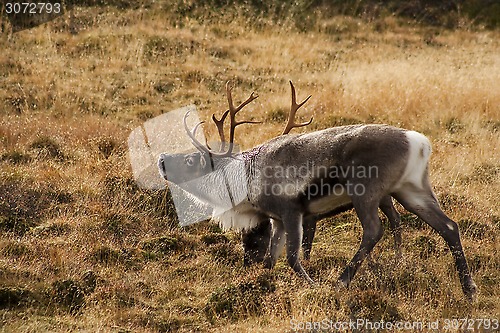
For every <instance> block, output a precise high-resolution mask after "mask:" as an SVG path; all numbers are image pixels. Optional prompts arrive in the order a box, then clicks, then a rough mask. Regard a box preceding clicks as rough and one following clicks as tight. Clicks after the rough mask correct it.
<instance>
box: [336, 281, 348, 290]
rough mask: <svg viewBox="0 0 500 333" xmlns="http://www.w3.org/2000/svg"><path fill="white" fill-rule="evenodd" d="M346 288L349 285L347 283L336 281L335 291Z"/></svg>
mask: <svg viewBox="0 0 500 333" xmlns="http://www.w3.org/2000/svg"><path fill="white" fill-rule="evenodd" d="M348 287H349V284H348V283H347V282H345V281H343V280H342V279H338V280H337V283H335V289H337V290H343V289H347V288H348Z"/></svg>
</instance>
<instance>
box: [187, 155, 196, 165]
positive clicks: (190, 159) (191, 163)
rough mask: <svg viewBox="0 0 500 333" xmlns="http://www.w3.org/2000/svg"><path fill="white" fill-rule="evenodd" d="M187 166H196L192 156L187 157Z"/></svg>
mask: <svg viewBox="0 0 500 333" xmlns="http://www.w3.org/2000/svg"><path fill="white" fill-rule="evenodd" d="M186 164H187V166H193V165H194V160H193V158H192V157H191V156H189V157H186Z"/></svg>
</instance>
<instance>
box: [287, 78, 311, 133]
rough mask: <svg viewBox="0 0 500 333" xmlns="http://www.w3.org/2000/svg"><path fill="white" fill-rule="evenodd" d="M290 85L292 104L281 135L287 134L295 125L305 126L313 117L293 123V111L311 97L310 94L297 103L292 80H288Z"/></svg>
mask: <svg viewBox="0 0 500 333" xmlns="http://www.w3.org/2000/svg"><path fill="white" fill-rule="evenodd" d="M290 87H291V88H292V105H291V106H290V113H289V115H288V121H287V123H286V126H285V129H284V130H283V133H281V135H284V134H288V133H289V132H290V131H291V130H292V129H293V128H295V127H304V126H307V125H309V124H310V123H311V122H312V121H313V117H311V119H310V120H309V121H307V122H305V123H300V124H297V123H295V113H296V112H297V110H298V109H299V108H300V107H301V106H302V105H304V104H305V103H306V102H307V101H308V100H309V98H311V95H309V96H308V97H307V98H306V99H305V100H303V101H302V103H300V104H297V98H296V96H295V87H294V86H293V83H292V81H290Z"/></svg>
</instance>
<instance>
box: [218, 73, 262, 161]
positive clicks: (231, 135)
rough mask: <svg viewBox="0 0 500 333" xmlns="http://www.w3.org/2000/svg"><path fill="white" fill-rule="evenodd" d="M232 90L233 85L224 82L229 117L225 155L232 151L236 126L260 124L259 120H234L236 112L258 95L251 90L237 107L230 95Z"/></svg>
mask: <svg viewBox="0 0 500 333" xmlns="http://www.w3.org/2000/svg"><path fill="white" fill-rule="evenodd" d="M232 90H233V87H231V83H230V82H229V81H227V82H226V94H227V102H228V104H229V110H228V111H229V119H230V129H229V149H228V151H227V153H226V154H227V155H230V154H231V152H232V151H233V147H234V132H235V129H236V126H239V125H243V124H260V123H261V122H260V121H250V120H244V121H236V114H237V113H238V112H239V111H241V109H243V108H244V107H245V106H246V105H247V104H248V103H250V102H252V101H253V100H254V99H256V98H257V97H259V96H258V95H257V94H255V92H252V93H251V94H250V97H248V98H247V100H246V101H244V102H242V103H241V104H240V105H238V107H235V106H234V104H233V97H232V95H231V92H232Z"/></svg>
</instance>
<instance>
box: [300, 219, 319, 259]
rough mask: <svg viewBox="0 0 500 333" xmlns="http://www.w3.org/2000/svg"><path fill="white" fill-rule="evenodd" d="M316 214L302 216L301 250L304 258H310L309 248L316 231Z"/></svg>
mask: <svg viewBox="0 0 500 333" xmlns="http://www.w3.org/2000/svg"><path fill="white" fill-rule="evenodd" d="M316 222H317V218H316V216H309V217H305V218H304V222H303V223H302V226H303V236H302V252H303V254H304V260H309V259H310V258H311V249H312V243H313V239H314V234H315V233H316Z"/></svg>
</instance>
